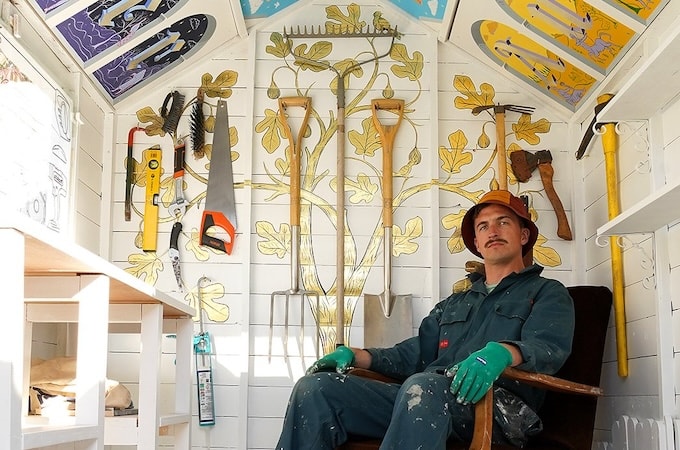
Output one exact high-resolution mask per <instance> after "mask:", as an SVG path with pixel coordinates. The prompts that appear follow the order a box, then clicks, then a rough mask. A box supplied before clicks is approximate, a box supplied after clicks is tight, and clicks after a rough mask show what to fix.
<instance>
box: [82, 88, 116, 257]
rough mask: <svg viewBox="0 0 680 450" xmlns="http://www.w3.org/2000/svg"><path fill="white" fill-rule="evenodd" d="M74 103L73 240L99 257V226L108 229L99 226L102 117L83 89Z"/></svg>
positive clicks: (103, 140) (102, 113)
mask: <svg viewBox="0 0 680 450" xmlns="http://www.w3.org/2000/svg"><path fill="white" fill-rule="evenodd" d="M78 100H79V104H78V111H79V113H80V114H79V118H80V124H78V123H76V126H78V125H79V126H78V130H77V136H78V148H77V149H76V156H75V171H76V179H77V184H75V192H74V195H75V214H74V215H73V217H74V219H75V227H74V228H75V229H74V238H75V241H76V242H77V243H78V244H79V245H82V246H83V247H85V248H87V249H88V250H90V251H92V252H94V253H97V254H100V236H101V229H102V225H103V226H104V229H105V230H108V229H109V226H108V224H102V223H101V217H102V210H103V208H102V189H103V186H102V177H103V165H104V151H105V149H106V148H108V146H107V145H106V141H105V137H104V135H103V133H104V130H106V127H105V124H104V121H105V113H104V111H103V110H102V108H101V107H100V106H99V105H98V104H97V102H96V101H95V100H94V99H93V98H92V95H91V94H90V92H89V91H88V90H87V89H85V88H81V89H80V93H79V96H78Z"/></svg>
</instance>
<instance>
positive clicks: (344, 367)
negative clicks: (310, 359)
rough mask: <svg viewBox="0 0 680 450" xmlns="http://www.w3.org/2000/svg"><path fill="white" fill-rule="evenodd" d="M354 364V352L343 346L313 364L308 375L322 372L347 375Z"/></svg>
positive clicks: (308, 370)
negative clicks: (328, 371)
mask: <svg viewBox="0 0 680 450" xmlns="http://www.w3.org/2000/svg"><path fill="white" fill-rule="evenodd" d="M352 364H354V352H353V351H352V349H350V348H349V347H345V346H344V345H341V346H340V347H338V348H336V349H335V351H333V352H332V353H329V354H327V355H326V356H324V357H323V358H321V359H319V360H318V361H316V362H315V363H314V364H312V365H311V367H310V368H309V369H307V375H310V374H312V373H316V372H319V371H322V370H335V371H336V372H338V373H345V372H347V371H348V370H349V369H350V367H351V366H352Z"/></svg>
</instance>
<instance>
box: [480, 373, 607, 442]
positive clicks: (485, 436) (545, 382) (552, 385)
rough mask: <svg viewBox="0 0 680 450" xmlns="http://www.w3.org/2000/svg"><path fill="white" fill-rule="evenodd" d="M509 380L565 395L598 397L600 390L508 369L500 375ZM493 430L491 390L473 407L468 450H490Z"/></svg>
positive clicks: (549, 376) (551, 377) (559, 379)
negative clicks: (473, 422)
mask: <svg viewBox="0 0 680 450" xmlns="http://www.w3.org/2000/svg"><path fill="white" fill-rule="evenodd" d="M501 376H503V377H505V378H509V379H511V380H517V381H521V382H523V383H526V384H529V385H531V386H534V387H538V388H542V389H547V390H550V391H556V392H563V393H567V394H582V395H592V396H599V395H602V394H603V392H602V389H600V388H599V387H596V386H590V385H587V384H582V383H575V382H573V381H569V380H564V379H562V378H557V377H554V376H551V375H545V374H542V373H534V372H526V371H524V370H520V369H515V368H513V367H508V368H506V369H505V370H504V371H503V374H502V375H501ZM492 429H493V389H489V391H488V392H487V393H486V395H485V396H484V397H483V398H482V399H481V400H480V401H479V402H478V403H477V404H476V405H475V430H474V434H473V436H472V442H471V443H470V450H491V431H492Z"/></svg>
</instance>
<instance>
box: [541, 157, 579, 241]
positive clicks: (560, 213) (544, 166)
mask: <svg viewBox="0 0 680 450" xmlns="http://www.w3.org/2000/svg"><path fill="white" fill-rule="evenodd" d="M538 172H539V173H540V174H541V180H542V181H543V188H545V193H546V194H547V195H548V200H550V204H551V205H552V207H553V209H554V210H555V216H557V235H558V236H559V237H561V238H562V239H564V240H566V241H571V240H572V235H571V228H569V221H568V220H567V214H566V213H565V212H564V206H563V205H562V201H561V200H560V197H559V196H558V195H557V192H556V191H555V186H554V185H553V174H554V173H555V170H554V169H553V166H552V164H550V163H541V164H539V165H538Z"/></svg>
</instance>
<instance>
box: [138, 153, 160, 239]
mask: <svg viewBox="0 0 680 450" xmlns="http://www.w3.org/2000/svg"><path fill="white" fill-rule="evenodd" d="M142 156H143V160H144V161H146V168H145V170H146V197H145V200H144V229H143V231H142V250H144V251H145V252H155V251H156V242H157V235H158V196H159V194H160V190H161V148H160V146H158V145H154V146H153V147H151V148H148V149H146V150H144V151H143V152H142Z"/></svg>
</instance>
